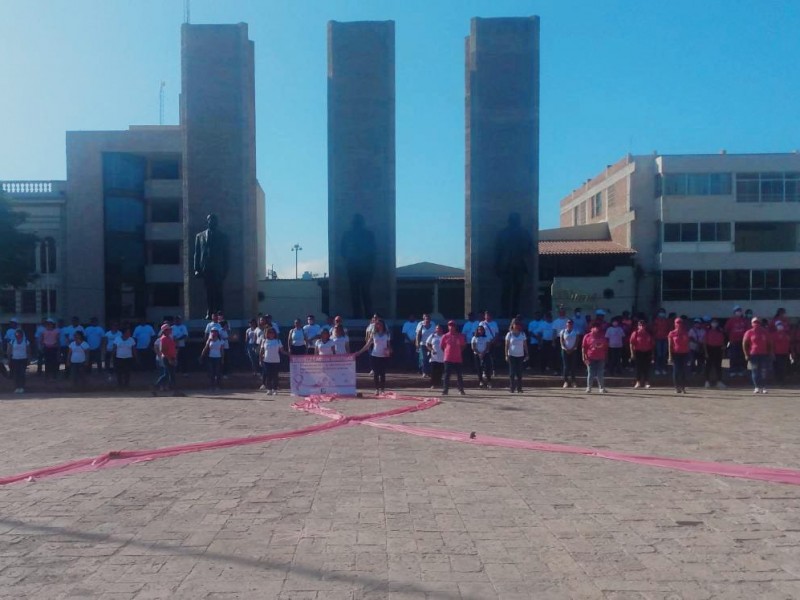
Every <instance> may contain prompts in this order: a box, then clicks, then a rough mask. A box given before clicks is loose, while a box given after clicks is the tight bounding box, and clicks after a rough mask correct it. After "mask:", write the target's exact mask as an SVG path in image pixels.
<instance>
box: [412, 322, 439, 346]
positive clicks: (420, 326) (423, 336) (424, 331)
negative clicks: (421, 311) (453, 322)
mask: <svg viewBox="0 0 800 600" xmlns="http://www.w3.org/2000/svg"><path fill="white" fill-rule="evenodd" d="M434 331H436V323H434V322H433V321H431V323H430V325H428V326H427V327H425V322H424V321H420V322H419V323H417V330H416V333H418V334H419V342H420V344H425V340H427V339H428V338H429V337H430V336H431V334H432V333H433V332H434Z"/></svg>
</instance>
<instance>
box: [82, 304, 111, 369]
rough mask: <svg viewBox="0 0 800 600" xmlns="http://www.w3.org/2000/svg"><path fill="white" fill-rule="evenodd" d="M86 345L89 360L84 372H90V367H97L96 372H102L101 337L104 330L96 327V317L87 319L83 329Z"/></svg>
mask: <svg viewBox="0 0 800 600" xmlns="http://www.w3.org/2000/svg"><path fill="white" fill-rule="evenodd" d="M83 333H84V335H85V336H86V343H87V344H89V360H88V362H87V363H86V372H87V373H91V372H92V365H97V372H98V373H102V372H103V351H102V346H103V336H104V335H105V334H106V332H105V330H104V329H103V328H102V327H100V325H98V321H97V317H92V318H91V319H89V325H87V326H86V329H84V332H83Z"/></svg>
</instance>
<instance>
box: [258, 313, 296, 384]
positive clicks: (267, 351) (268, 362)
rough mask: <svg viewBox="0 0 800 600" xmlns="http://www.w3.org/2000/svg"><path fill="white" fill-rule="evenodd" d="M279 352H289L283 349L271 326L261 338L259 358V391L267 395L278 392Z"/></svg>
mask: <svg viewBox="0 0 800 600" xmlns="http://www.w3.org/2000/svg"><path fill="white" fill-rule="evenodd" d="M281 354H286V355H288V354H289V353H288V352H286V350H284V349H283V344H281V341H280V340H279V339H278V334H277V333H275V330H274V329H273V328H272V327H269V328H268V329H267V334H266V336H265V337H264V338H263V339H262V340H261V348H260V349H259V359H260V361H261V387H260V388H258V389H259V390H261V391H265V390H266V392H267V395H268V396H275V395H277V394H278V381H279V379H280V366H281Z"/></svg>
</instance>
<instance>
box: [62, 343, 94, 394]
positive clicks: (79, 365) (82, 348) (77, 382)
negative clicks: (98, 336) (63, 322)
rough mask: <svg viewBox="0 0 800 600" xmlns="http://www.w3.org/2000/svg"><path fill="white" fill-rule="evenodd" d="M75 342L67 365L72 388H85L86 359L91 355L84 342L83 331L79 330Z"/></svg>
mask: <svg viewBox="0 0 800 600" xmlns="http://www.w3.org/2000/svg"><path fill="white" fill-rule="evenodd" d="M73 335H74V338H75V339H74V340H73V341H72V342H71V343H70V345H69V347H68V351H67V364H68V365H69V371H70V376H71V377H72V387H73V388H75V389H78V388H83V387H84V385H85V384H86V358H87V356H88V354H89V344H87V343H86V342H85V341H84V338H83V331H81V330H77V331H76V332H75V333H74V334H73Z"/></svg>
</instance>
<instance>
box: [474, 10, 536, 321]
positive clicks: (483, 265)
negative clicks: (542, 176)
mask: <svg viewBox="0 0 800 600" xmlns="http://www.w3.org/2000/svg"><path fill="white" fill-rule="evenodd" d="M538 230H539V17H525V18H498V19H479V18H475V19H472V23H471V28H470V35H469V37H468V38H467V39H466V253H465V259H466V268H465V271H466V273H465V277H466V287H465V306H466V309H467V311H477V310H487V309H488V310H491V311H492V312H493V313H494V314H496V315H500V316H502V317H512V316H514V314H516V313H517V312H520V313H525V314H530V313H531V312H532V311H533V310H534V309H535V307H536V305H537V304H538V302H537V297H538V290H537V288H538V247H537V243H538Z"/></svg>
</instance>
